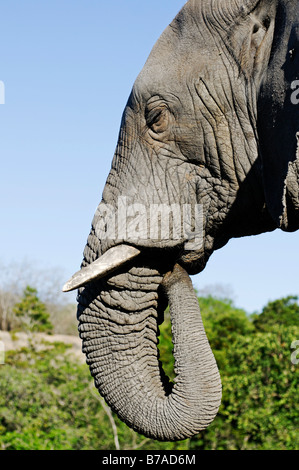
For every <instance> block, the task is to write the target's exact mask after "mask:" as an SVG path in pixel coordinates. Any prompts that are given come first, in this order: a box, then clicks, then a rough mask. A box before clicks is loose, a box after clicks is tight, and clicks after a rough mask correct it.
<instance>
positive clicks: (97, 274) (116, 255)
mask: <svg viewBox="0 0 299 470" xmlns="http://www.w3.org/2000/svg"><path fill="white" fill-rule="evenodd" d="M139 254H140V250H138V249H137V248H134V247H133V246H129V245H117V246H114V247H113V248H110V250H108V251H106V253H104V254H103V255H102V256H101V257H100V258H98V259H97V260H96V261H94V262H93V263H91V264H89V265H88V266H86V267H84V268H82V269H81V270H80V271H78V272H77V273H76V274H74V275H73V276H72V277H71V279H70V280H69V281H68V282H67V283H66V284H65V285H64V286H63V289H62V291H63V292H70V291H72V290H75V289H78V288H79V287H82V286H84V285H85V284H87V283H88V282H91V281H94V280H95V279H100V278H102V277H104V276H106V275H107V274H109V273H111V272H112V271H114V270H115V269H117V268H119V267H120V266H122V265H123V264H124V263H126V262H127V261H130V260H131V259H133V258H135V257H136V256H138V255H139Z"/></svg>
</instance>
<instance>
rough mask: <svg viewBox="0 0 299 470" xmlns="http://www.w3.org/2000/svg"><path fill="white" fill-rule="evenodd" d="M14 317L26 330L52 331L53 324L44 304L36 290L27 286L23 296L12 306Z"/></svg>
mask: <svg viewBox="0 0 299 470" xmlns="http://www.w3.org/2000/svg"><path fill="white" fill-rule="evenodd" d="M13 310H14V313H15V315H16V317H18V318H20V319H21V321H22V326H23V328H24V329H26V330H27V331H31V332H34V331H35V332H37V331H39V332H43V333H52V331H53V325H52V323H51V322H50V315H49V313H48V312H47V307H46V305H45V304H44V303H43V302H41V300H40V299H39V298H38V295H37V290H36V289H35V288H34V287H30V286H27V287H26V288H25V290H24V293H23V297H22V299H21V300H20V302H18V303H17V304H16V305H15V307H14V309H13Z"/></svg>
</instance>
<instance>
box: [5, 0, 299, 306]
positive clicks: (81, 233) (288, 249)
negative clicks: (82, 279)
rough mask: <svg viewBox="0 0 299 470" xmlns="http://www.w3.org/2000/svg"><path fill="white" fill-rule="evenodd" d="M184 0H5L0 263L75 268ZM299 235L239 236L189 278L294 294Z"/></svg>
mask: <svg viewBox="0 0 299 470" xmlns="http://www.w3.org/2000/svg"><path fill="white" fill-rule="evenodd" d="M183 4H184V1H183V0H163V1H161V0H151V1H149V0H146V1H145V0H139V1H137V0H126V1H124V0H115V1H113V0H110V1H109V2H103V1H101V0H84V1H83V0H59V1H58V0H51V2H50V1H48V2H45V1H42V0H26V1H23V2H21V1H20V0H4V1H3V2H2V3H1V17H0V59H1V60H0V80H2V81H3V82H4V84H5V104H4V105H0V155H1V185H0V211H1V212H0V217H1V219H0V220H1V232H0V237H1V238H0V240H1V243H0V263H6V264H7V263H10V262H17V261H18V260H23V259H26V260H31V261H32V264H33V265H36V266H41V267H43V268H46V267H49V269H53V268H56V267H57V268H59V269H61V270H62V271H63V272H64V273H65V277H66V279H65V280H67V279H68V278H69V277H70V276H71V275H72V274H73V272H75V271H76V270H77V269H78V268H79V266H80V263H81V259H82V252H83V249H84V245H85V242H86V239H87V236H88V232H89V228H90V224H91V220H92V217H93V214H94V211H95V209H96V206H97V204H98V202H99V201H100V199H101V194H102V190H103V187H104V184H105V180H106V178H107V175H108V172H109V169H110V165H111V159H112V157H113V153H114V149H115V146H116V141H117V136H118V131H119V125H120V120H121V115H122V111H123V109H124V106H125V104H126V101H127V98H128V95H129V93H130V90H131V87H132V85H133V82H134V80H135V78H136V77H137V75H138V73H139V72H140V70H141V68H142V66H143V64H144V62H145V60H146V59H147V57H148V54H149V53H150V50H151V48H152V46H153V45H154V43H155V41H156V40H157V39H158V37H159V36H160V34H161V33H162V31H163V30H164V28H165V27H166V26H167V24H168V23H169V22H170V21H171V20H172V19H173V17H174V16H175V14H176V13H177V12H178V11H179V9H180V8H181V7H182V5H183ZM298 241H299V234H298V233H294V234H284V233H282V232H281V231H276V232H274V233H271V234H266V235H260V236H258V237H250V238H244V239H240V240H232V241H231V242H230V243H229V244H228V245H227V246H226V247H224V248H223V249H222V250H220V251H219V252H216V253H215V254H214V255H213V256H212V258H211V259H210V261H209V263H208V266H207V267H206V269H205V271H204V272H203V273H201V274H200V275H198V276H194V277H193V282H194V285H195V286H196V287H197V288H198V289H202V288H204V287H205V286H210V285H217V284H221V285H224V286H225V288H226V287H227V289H228V291H232V295H233V298H234V300H235V302H236V304H237V305H238V306H241V307H243V308H245V309H246V310H248V311H253V310H258V309H261V308H262V306H263V305H265V304H266V303H267V301H268V300H269V299H275V298H278V297H282V296H286V295H289V294H294V295H297V294H299V287H298V274H297V272H298V269H297V266H298V260H299V256H298V249H297V243H298ZM67 295H69V298H70V300H73V299H74V298H75V294H67Z"/></svg>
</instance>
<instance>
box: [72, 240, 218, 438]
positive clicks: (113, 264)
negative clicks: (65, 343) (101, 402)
mask: <svg viewBox="0 0 299 470" xmlns="http://www.w3.org/2000/svg"><path fill="white" fill-rule="evenodd" d="M167 259H168V258H167V257H160V259H157V257H156V256H153V254H152V253H151V252H147V251H146V250H142V251H140V250H139V249H138V248H136V247H132V246H129V245H119V246H116V247H113V248H111V249H110V250H108V251H107V252H105V253H104V254H103V255H102V256H101V257H100V258H99V259H98V260H97V261H95V262H93V263H91V264H90V265H87V266H85V267H83V268H82V270H81V271H79V272H78V273H76V274H75V275H74V276H73V278H72V279H71V280H70V282H68V283H67V284H66V286H65V287H64V291H69V290H73V289H77V288H79V297H78V301H79V305H78V320H79V333H80V337H81V339H82V342H83V352H84V353H85V354H86V362H87V364H88V365H89V367H90V371H91V374H92V376H93V377H94V381H95V386H96V387H97V388H98V390H99V392H100V394H101V395H102V396H103V397H104V398H105V400H106V402H107V403H108V404H109V405H110V407H111V408H112V409H113V410H114V411H115V412H116V413H117V414H118V416H119V417H120V419H122V420H123V421H124V422H125V423H127V424H128V425H129V426H130V427H132V428H133V429H134V430H135V431H137V432H139V433H141V434H144V435H145V436H148V437H150V438H154V439H157V440H166V441H174V440H181V439H186V438H188V437H191V436H193V435H195V434H197V433H199V432H200V431H201V430H203V429H205V428H206V427H207V426H208V425H209V424H210V423H211V422H212V421H213V419H214V418H215V416H216V414H217V412H218V409H219V406H220V402H221V379H220V375H219V372H218V368H217V364H216V361H215V358H214V355H213V353H212V350H211V348H210V345H209V342H208V339H207V337H206V334H205V330H204V326H203V323H202V319H201V315H200V310H199V305H198V299H197V297H196V294H195V291H194V289H193V286H192V282H191V279H190V277H189V275H188V273H187V272H186V270H185V269H184V268H183V267H182V266H181V265H180V264H179V263H177V262H174V261H173V258H172V261H167ZM167 305H169V309H170V317H171V323H172V336H173V345H174V349H173V354H174V358H175V375H176V378H175V380H174V383H171V382H170V381H169V379H168V377H166V375H165V373H164V371H163V368H162V364H161V362H160V358H159V349H158V337H159V325H160V324H161V323H162V322H163V317H164V311H165V308H166V307H167Z"/></svg>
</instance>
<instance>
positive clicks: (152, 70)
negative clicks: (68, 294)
mask: <svg viewBox="0 0 299 470" xmlns="http://www.w3.org/2000/svg"><path fill="white" fill-rule="evenodd" d="M298 25H299V8H298V0H189V1H187V2H186V3H185V4H184V6H183V7H182V9H181V10H180V12H179V13H178V14H177V16H176V17H175V19H174V20H173V21H172V23H171V24H170V25H169V26H168V27H167V28H166V29H165V31H164V32H163V33H162V35H161V37H160V38H159V39H158V41H157V42H156V44H155V45H154V47H153V49H152V51H151V53H150V55H149V57H148V59H147V61H146V63H145V65H144V68H143V69H142V70H141V72H140V73H139V75H138V76H137V78H136V81H135V83H134V84H133V88H132V91H131V94H130V96H129V99H128V102H127V105H126V107H125V110H124V113H123V116H122V121H121V125H120V131H119V138H118V142H117V146H116V150H115V155H114V158H113V161H112V166H111V170H110V173H109V175H108V178H107V181H106V184H105V187H104V190H103V194H102V199H101V201H100V204H99V206H98V208H97V210H96V213H95V215H94V218H93V221H92V224H91V229H90V233H89V235H88V238H87V244H86V246H85V249H84V255H83V261H82V264H81V269H80V270H79V271H78V272H77V273H75V274H74V275H73V276H72V277H71V279H70V280H69V281H68V282H67V283H66V284H65V286H64V288H63V290H64V291H70V290H75V289H78V297H77V300H78V311H77V317H78V322H79V324H78V328H79V334H80V337H81V339H82V349H83V352H84V353H85V354H86V362H87V364H88V365H89V368H90V372H91V375H92V377H93V379H94V383H95V386H96V387H97V389H98V390H99V392H100V394H101V395H102V396H103V397H104V398H105V400H106V402H107V403H108V404H109V406H110V407H111V409H112V410H113V411H114V412H115V413H117V415H118V416H119V418H120V419H121V420H123V421H124V422H125V423H126V424H127V425H128V426H130V427H131V428H132V429H134V430H135V431H137V432H138V433H140V434H143V435H144V436H148V437H150V438H152V439H156V440H160V441H176V440H182V439H186V438H189V437H192V436H194V435H196V434H198V433H199V432H201V431H202V430H204V429H205V428H206V427H207V426H209V425H210V424H211V423H212V421H213V420H214V419H215V417H216V416H217V413H218V410H219V406H220V404H221V399H222V384H221V378H220V373H219V371H218V367H217V364H216V361H215V358H214V354H213V352H212V350H211V347H210V345H209V341H208V338H207V336H206V334H205V330H204V326H203V322H202V319H201V314H200V309H199V305H198V299H197V297H196V294H195V292H194V288H193V285H192V281H191V279H190V276H191V275H194V274H198V273H200V272H201V271H203V269H204V268H205V266H206V264H207V262H208V260H209V258H210V256H211V255H212V253H213V252H214V251H215V250H218V249H220V248H222V247H223V246H224V245H225V244H226V243H228V241H229V240H230V239H232V238H237V237H244V236H249V235H258V234H261V233H264V232H272V231H273V230H275V229H282V230H284V231H288V232H291V231H295V230H297V229H298V228H299V185H298V176H299V174H298V172H299V144H298V141H299V119H298V118H299V113H298V106H297V101H299V100H297V98H296V97H297V96H298V88H299V82H298V78H299V77H298V74H299V50H298V49H299V48H298V39H299V26H298ZM184 216H185V217H184ZM167 306H169V309H170V317H171V324H172V335H173V347H174V349H173V354H174V358H175V375H176V377H175V380H174V381H171V380H170V379H169V378H168V377H167V376H166V374H165V373H164V371H163V367H162V366H161V362H160V358H159V352H158V336H159V327H160V325H161V323H162V322H163V320H164V312H165V309H166V307H167Z"/></svg>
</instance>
